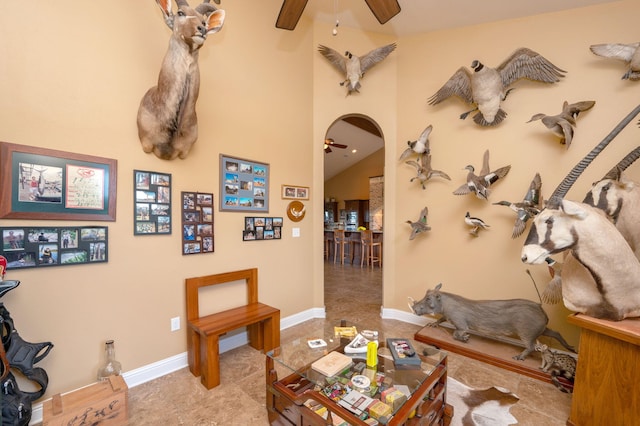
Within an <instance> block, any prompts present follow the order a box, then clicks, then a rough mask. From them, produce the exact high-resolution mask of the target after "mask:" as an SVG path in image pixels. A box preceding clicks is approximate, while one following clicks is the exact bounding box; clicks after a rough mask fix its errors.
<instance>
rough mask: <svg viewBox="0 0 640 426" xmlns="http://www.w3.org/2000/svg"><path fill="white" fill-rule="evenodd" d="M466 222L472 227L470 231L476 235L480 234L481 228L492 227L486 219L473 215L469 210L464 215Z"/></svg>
mask: <svg viewBox="0 0 640 426" xmlns="http://www.w3.org/2000/svg"><path fill="white" fill-rule="evenodd" d="M464 223H466V224H467V225H469V226H470V227H471V230H470V231H469V233H470V234H471V235H473V236H474V237H477V236H478V231H480V230H481V229H487V228H490V225H488V224H487V223H486V222H485V221H484V220H482V219H480V218H479V217H473V216H471V214H470V213H469V212H467V214H465V215H464Z"/></svg>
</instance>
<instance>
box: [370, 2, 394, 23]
mask: <svg viewBox="0 0 640 426" xmlns="http://www.w3.org/2000/svg"><path fill="white" fill-rule="evenodd" d="M365 1H366V2H367V6H369V9H371V12H372V13H373V14H374V15H375V17H376V19H377V20H378V22H380V23H381V24H385V23H386V22H387V21H388V20H389V19H391V18H393V17H394V16H396V15H397V14H398V13H400V5H399V4H398V1H397V0H365Z"/></svg>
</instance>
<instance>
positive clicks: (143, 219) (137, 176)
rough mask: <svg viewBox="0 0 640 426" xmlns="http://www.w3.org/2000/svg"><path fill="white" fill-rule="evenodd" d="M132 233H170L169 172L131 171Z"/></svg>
mask: <svg viewBox="0 0 640 426" xmlns="http://www.w3.org/2000/svg"><path fill="white" fill-rule="evenodd" d="M133 234H134V235H157V234H171V174H169V173H160V172H151V171H147V170H134V171H133Z"/></svg>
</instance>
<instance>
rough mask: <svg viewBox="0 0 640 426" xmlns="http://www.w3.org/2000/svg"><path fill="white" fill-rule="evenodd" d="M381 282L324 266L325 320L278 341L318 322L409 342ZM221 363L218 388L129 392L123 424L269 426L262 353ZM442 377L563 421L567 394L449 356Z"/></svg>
mask: <svg viewBox="0 0 640 426" xmlns="http://www.w3.org/2000/svg"><path fill="white" fill-rule="evenodd" d="M381 281H382V274H381V271H380V269H379V268H377V267H376V268H374V269H373V270H372V269H371V268H360V265H353V266H352V265H339V264H338V265H334V264H333V263H332V262H329V261H327V262H325V303H326V313H327V318H326V319H314V320H311V321H306V322H305V323H303V324H300V325H297V326H295V327H291V328H289V329H286V330H283V331H282V336H281V340H282V341H285V342H286V341H288V339H295V338H304V337H308V335H309V334H308V333H309V330H312V329H317V327H319V326H322V324H323V323H324V321H330V322H331V323H336V322H337V321H339V320H340V319H346V320H348V321H349V322H353V323H357V324H367V325H368V326H370V327H371V328H376V327H378V329H380V330H389V331H393V333H394V334H399V335H401V334H404V335H407V336H409V335H411V336H413V334H414V333H415V332H416V331H417V330H419V329H420V328H421V327H420V326H417V325H413V324H407V323H404V322H401V321H396V320H386V319H381V318H380V306H381V304H382V291H381ZM347 283H348V284H347ZM354 305H355V306H357V308H355V309H354ZM220 359H221V361H220V364H221V385H220V386H218V387H215V388H213V389H211V390H206V389H205V388H204V387H203V386H202V385H201V384H200V380H199V378H196V377H193V376H192V375H191V374H190V373H189V370H188V368H184V369H181V370H179V371H176V372H174V373H171V374H168V375H166V376H163V377H160V378H158V379H156V380H153V381H151V382H148V383H145V384H142V385H139V386H136V387H134V388H132V389H130V390H129V424H130V425H135V426H146V425H149V426H151V425H153V426H157V425H168V426H169V425H170V426H173V425H189V426H191V425H194V426H195V425H197V426H204V425H224V426H236V425H237V426H245V425H258V426H262V425H265V426H266V425H268V424H269V422H268V419H267V410H266V408H265V375H264V355H263V354H262V353H260V352H259V351H256V350H255V349H253V348H251V347H249V346H243V347H240V348H237V349H234V350H232V351H228V352H225V353H224V354H222V355H221V357H220ZM449 375H450V376H452V377H455V378H456V379H457V380H459V381H461V382H463V383H466V384H467V385H469V386H472V387H476V388H487V387H490V386H501V387H504V388H507V389H509V390H510V391H512V392H514V393H516V394H517V395H518V396H519V397H520V401H518V403H516V404H515V406H514V407H513V408H512V409H511V414H512V415H513V416H515V417H516V418H517V419H518V424H519V425H525V426H527V425H532V426H533V425H535V426H538V425H550V426H555V425H558V426H560V425H565V422H566V420H567V418H568V417H569V411H570V404H571V396H570V395H568V394H563V393H561V392H559V391H558V390H557V389H556V388H555V387H553V385H550V384H547V383H543V382H540V381H538V380H535V379H531V378H528V377H525V376H521V375H518V374H515V373H512V372H509V371H506V370H503V369H499V368H496V367H493V366H490V365H487V364H484V363H481V362H479V361H475V360H472V359H469V358H465V357H463V356H460V355H456V354H451V353H450V354H449Z"/></svg>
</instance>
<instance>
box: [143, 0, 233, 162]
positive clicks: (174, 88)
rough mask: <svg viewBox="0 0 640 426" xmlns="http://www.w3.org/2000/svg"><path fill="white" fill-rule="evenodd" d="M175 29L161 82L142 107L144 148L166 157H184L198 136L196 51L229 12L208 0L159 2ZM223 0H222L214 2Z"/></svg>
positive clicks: (162, 0)
mask: <svg viewBox="0 0 640 426" xmlns="http://www.w3.org/2000/svg"><path fill="white" fill-rule="evenodd" d="M156 3H158V6H160V9H162V14H163V16H164V20H165V22H166V24H167V26H168V27H169V28H170V29H171V31H172V32H173V33H172V34H171V38H170V39H169V48H168V50H167V53H166V55H165V57H164V60H163V61H162V67H161V68H160V75H159V76H158V84H157V85H156V86H154V87H152V88H151V89H149V90H148V91H147V93H146V94H145V95H144V97H143V98H142V101H140V108H139V109H138V137H139V138H140V142H141V143H142V150H143V151H144V152H146V153H150V152H153V153H154V154H155V155H156V156H157V157H158V158H161V159H163V160H174V159H175V158H176V157H180V158H182V159H184V158H186V156H187V154H189V150H190V149H191V147H192V146H193V144H194V143H195V141H196V140H197V139H198V119H197V116H196V101H197V100H198V91H199V90H200V69H199V67H198V51H199V50H200V48H201V47H202V45H203V44H204V42H205V41H206V39H207V36H208V35H209V34H213V33H216V32H218V31H220V29H221V28H222V25H223V23H224V16H225V12H224V10H222V9H218V8H216V7H215V6H214V5H212V4H210V3H209V0H205V1H204V2H203V3H201V4H199V5H198V6H196V7H195V8H191V7H190V6H189V4H188V3H187V2H186V0H176V4H177V6H178V10H177V11H176V13H175V14H174V13H173V10H172V3H173V0H156ZM216 3H219V1H216Z"/></svg>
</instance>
